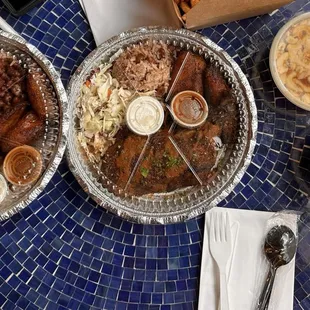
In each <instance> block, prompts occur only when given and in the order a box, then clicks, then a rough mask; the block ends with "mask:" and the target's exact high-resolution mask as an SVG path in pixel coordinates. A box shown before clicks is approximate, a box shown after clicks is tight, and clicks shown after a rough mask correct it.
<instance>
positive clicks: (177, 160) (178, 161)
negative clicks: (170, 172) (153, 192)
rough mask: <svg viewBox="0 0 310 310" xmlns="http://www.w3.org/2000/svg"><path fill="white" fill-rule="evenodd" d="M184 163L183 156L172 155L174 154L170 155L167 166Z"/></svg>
mask: <svg viewBox="0 0 310 310" xmlns="http://www.w3.org/2000/svg"><path fill="white" fill-rule="evenodd" d="M181 163H182V158H180V157H178V158H176V157H172V156H168V161H167V164H166V165H167V167H168V168H172V167H175V166H179V165H180V164H181Z"/></svg>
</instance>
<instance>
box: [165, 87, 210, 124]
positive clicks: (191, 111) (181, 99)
mask: <svg viewBox="0 0 310 310" xmlns="http://www.w3.org/2000/svg"><path fill="white" fill-rule="evenodd" d="M171 109H172V113H173V116H174V117H175V120H176V122H178V123H179V124H180V125H181V126H185V127H187V126H188V127H195V126H200V125H201V124H202V123H203V122H204V121H205V120H206V118H207V116H208V106H207V103H206V101H205V99H204V98H203V97H202V96H201V95H200V94H198V93H196V92H194V91H184V92H181V93H179V94H177V95H176V96H175V97H174V99H173V100H172V103H171Z"/></svg>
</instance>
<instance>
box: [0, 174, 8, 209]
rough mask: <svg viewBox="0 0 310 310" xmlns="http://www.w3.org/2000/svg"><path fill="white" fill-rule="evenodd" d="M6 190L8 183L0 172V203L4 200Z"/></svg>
mask: <svg viewBox="0 0 310 310" xmlns="http://www.w3.org/2000/svg"><path fill="white" fill-rule="evenodd" d="M7 192H8V185H7V183H6V180H5V178H4V177H3V175H1V174H0V203H1V202H2V201H3V200H4V198H5V196H6V195H7Z"/></svg>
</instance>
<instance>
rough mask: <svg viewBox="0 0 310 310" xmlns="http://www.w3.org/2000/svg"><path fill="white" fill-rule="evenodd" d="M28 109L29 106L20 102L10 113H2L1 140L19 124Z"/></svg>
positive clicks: (0, 122) (0, 120) (0, 114)
mask: <svg viewBox="0 0 310 310" xmlns="http://www.w3.org/2000/svg"><path fill="white" fill-rule="evenodd" d="M26 107H27V104H26V103H25V102H20V103H17V104H15V105H14V106H12V107H11V108H10V109H9V110H8V111H5V112H1V113H0V139H1V137H3V136H4V135H6V134H7V133H8V132H9V131H10V129H12V128H13V127H14V126H15V125H16V124H17V122H18V121H19V119H20V118H21V117H22V115H23V114H24V112H25V110H26ZM0 142H1V141H0ZM0 144H1V143H0Z"/></svg>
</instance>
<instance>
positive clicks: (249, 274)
mask: <svg viewBox="0 0 310 310" xmlns="http://www.w3.org/2000/svg"><path fill="white" fill-rule="evenodd" d="M211 212H228V214H229V216H230V221H231V227H232V239H233V254H232V257H231V259H230V262H229V263H228V266H227V272H228V292H229V302H230V310H255V309H256V308H255V305H256V302H257V301H258V298H259V295H260V292H261V290H262V285H263V284H264V281H265V277H266V274H267V270H268V264H267V261H266V260H265V259H264V256H263V254H262V247H263V243H264V240H265V237H266V225H267V221H268V220H269V219H270V218H271V217H272V216H273V215H274V213H271V212H258V211H246V210H235V209H224V208H214V209H213V210H211V211H209V212H207V214H206V223H205V233H204V241H203V253H202V262H201V275H200V291H199V307H198V310H218V300H219V275H218V268H217V266H216V263H215V262H214V260H213V258H212V256H211V253H210V250H209V220H210V214H211ZM286 216H287V217H288V221H289V222H290V223H292V224H291V226H289V227H290V228H291V229H292V230H293V231H294V232H295V231H296V227H297V216H296V215H286ZM294 276H295V259H294V260H293V261H292V262H291V263H290V264H289V265H287V266H284V267H281V268H280V269H279V270H278V272H277V276H276V280H275V284H274V290H273V293H272V296H271V300H270V306H269V310H292V309H293V298H294Z"/></svg>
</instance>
